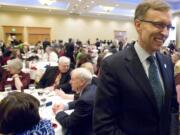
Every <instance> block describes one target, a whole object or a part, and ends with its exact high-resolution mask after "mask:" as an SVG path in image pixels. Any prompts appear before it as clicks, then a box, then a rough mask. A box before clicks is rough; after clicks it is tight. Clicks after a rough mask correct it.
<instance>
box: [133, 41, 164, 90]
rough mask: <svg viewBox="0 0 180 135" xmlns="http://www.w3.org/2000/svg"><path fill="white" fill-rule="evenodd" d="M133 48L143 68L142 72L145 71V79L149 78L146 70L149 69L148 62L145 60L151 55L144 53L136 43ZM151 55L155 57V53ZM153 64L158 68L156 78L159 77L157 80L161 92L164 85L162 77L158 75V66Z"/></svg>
mask: <svg viewBox="0 0 180 135" xmlns="http://www.w3.org/2000/svg"><path fill="white" fill-rule="evenodd" d="M134 48H135V51H136V53H137V55H138V57H139V59H140V61H141V63H142V65H143V68H144V70H145V73H146V75H147V77H148V78H149V72H148V69H149V66H150V62H149V61H148V60H147V58H148V57H149V56H150V55H151V54H149V53H148V52H146V51H145V50H144V49H143V48H142V47H141V46H140V45H139V44H138V42H136V43H135V45H134ZM153 55H154V56H155V57H156V55H155V53H154V54H153ZM155 64H156V66H157V67H158V76H159V78H160V82H161V86H162V88H163V90H164V83H163V80H162V76H161V74H160V70H159V66H158V64H157V61H155Z"/></svg>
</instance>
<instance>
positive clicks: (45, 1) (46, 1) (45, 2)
mask: <svg viewBox="0 0 180 135" xmlns="http://www.w3.org/2000/svg"><path fill="white" fill-rule="evenodd" d="M39 2H40V3H41V4H42V5H45V6H49V5H51V4H52V3H54V2H56V0H39Z"/></svg>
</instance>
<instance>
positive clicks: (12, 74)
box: [0, 59, 30, 91]
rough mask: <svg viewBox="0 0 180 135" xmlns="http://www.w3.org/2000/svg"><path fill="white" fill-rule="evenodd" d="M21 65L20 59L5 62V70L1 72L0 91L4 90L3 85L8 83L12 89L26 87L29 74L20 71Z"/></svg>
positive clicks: (28, 81) (28, 82)
mask: <svg viewBox="0 0 180 135" xmlns="http://www.w3.org/2000/svg"><path fill="white" fill-rule="evenodd" d="M22 67H23V65H22V62H21V60H20V59H12V60H8V62H7V72H3V75H2V79H1V81H0V91H4V88H5V85H10V86H11V89H12V90H21V89H26V88H28V86H29V84H30V76H29V74H26V73H24V72H22V71H21V69H22Z"/></svg>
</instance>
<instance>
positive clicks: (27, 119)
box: [0, 92, 40, 134]
mask: <svg viewBox="0 0 180 135" xmlns="http://www.w3.org/2000/svg"><path fill="white" fill-rule="evenodd" d="M39 105H40V103H39V101H38V100H37V99H36V98H35V97H33V96H32V95H29V94H26V93H21V92H13V93H10V94H9V95H8V96H7V97H5V98H4V99H3V100H2V101H1V102H0V116H1V119H0V133H3V134H9V133H19V132H23V131H26V130H28V129H29V128H31V127H32V126H34V125H36V124H37V123H38V122H39V121H40V116H39V109H38V108H39Z"/></svg>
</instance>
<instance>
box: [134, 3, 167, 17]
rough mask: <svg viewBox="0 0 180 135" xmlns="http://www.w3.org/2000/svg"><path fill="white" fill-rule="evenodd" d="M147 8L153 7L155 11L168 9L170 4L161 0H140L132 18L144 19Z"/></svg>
mask: <svg viewBox="0 0 180 135" xmlns="http://www.w3.org/2000/svg"><path fill="white" fill-rule="evenodd" d="M149 9H153V10H157V11H169V10H170V6H169V5H168V4H167V3H166V2H165V1H163V0H149V1H145V2H142V3H141V4H139V5H138V6H137V8H136V11H135V16H134V20H135V19H144V17H145V15H146V13H147V11H148V10H149Z"/></svg>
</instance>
